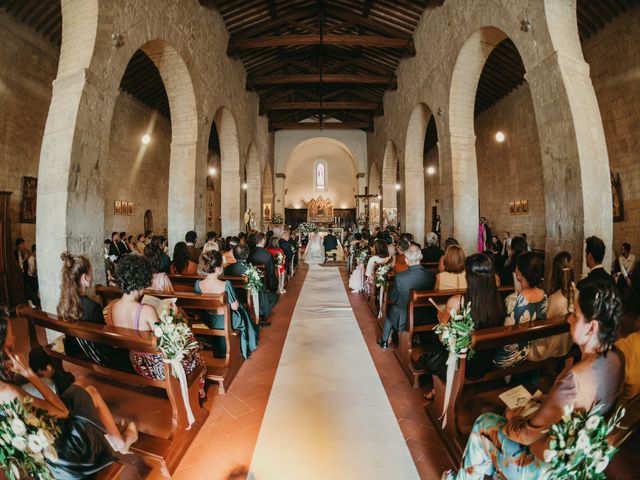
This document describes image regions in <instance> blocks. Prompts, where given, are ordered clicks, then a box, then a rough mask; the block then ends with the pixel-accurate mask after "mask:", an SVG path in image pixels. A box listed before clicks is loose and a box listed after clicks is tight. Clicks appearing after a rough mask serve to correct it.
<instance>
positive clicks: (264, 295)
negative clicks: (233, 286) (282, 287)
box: [224, 243, 278, 327]
mask: <svg viewBox="0 0 640 480" xmlns="http://www.w3.org/2000/svg"><path fill="white" fill-rule="evenodd" d="M233 255H234V256H235V258H237V259H238V261H237V262H234V263H233V264H231V265H227V267H225V269H224V274H225V275H228V276H231V277H241V276H243V275H244V274H245V272H246V271H247V268H248V265H247V259H248V258H249V246H248V245H246V244H244V243H241V244H239V245H236V246H235V247H234V249H233ZM237 294H238V297H240V300H242V301H244V300H245V298H244V297H245V296H246V291H243V292H242V293H241V292H237ZM258 296H259V303H260V305H259V307H260V326H261V327H268V326H270V325H271V322H268V321H267V320H266V318H267V317H268V316H269V315H271V311H272V310H273V307H274V306H275V304H276V303H278V296H277V295H276V294H275V293H274V292H272V291H271V290H267V289H266V288H263V289H262V290H260V292H259V293H258Z"/></svg>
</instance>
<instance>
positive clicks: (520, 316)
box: [494, 292, 547, 368]
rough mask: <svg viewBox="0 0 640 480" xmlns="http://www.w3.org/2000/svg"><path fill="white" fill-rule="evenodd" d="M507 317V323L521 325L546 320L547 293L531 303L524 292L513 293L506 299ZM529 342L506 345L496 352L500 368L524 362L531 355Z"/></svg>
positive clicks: (496, 361) (497, 365)
mask: <svg viewBox="0 0 640 480" xmlns="http://www.w3.org/2000/svg"><path fill="white" fill-rule="evenodd" d="M505 304H506V310H507V318H506V320H505V322H504V324H505V325H520V324H521V323H528V322H535V321H536V320H546V318H547V294H546V293H545V294H544V296H543V297H542V300H540V301H539V302H533V303H529V301H528V300H527V299H526V298H525V297H524V295H522V293H518V292H516V293H512V294H511V295H509V296H508V297H507V299H506V301H505ZM529 350H530V344H529V342H519V343H512V344H511V345H505V346H504V347H502V348H500V349H499V350H498V351H497V352H496V358H495V360H494V363H495V365H496V367H498V368H509V367H515V366H516V365H519V364H520V363H522V362H524V361H525V360H526V359H527V356H528V355H529Z"/></svg>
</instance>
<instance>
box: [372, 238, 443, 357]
mask: <svg viewBox="0 0 640 480" xmlns="http://www.w3.org/2000/svg"><path fill="white" fill-rule="evenodd" d="M404 256H405V258H406V260H407V265H409V269H408V270H406V271H404V272H402V273H399V274H397V275H396V278H395V280H394V282H393V285H391V288H390V289H389V313H388V314H387V317H386V318H385V319H384V326H383V329H382V337H381V338H380V339H379V340H378V344H379V345H380V346H381V347H382V348H387V346H388V341H389V335H391V330H396V331H397V332H404V331H405V330H406V329H407V308H408V305H409V293H410V292H411V290H412V289H415V290H431V289H432V288H433V285H434V284H435V281H436V278H435V277H436V276H435V275H434V273H433V272H430V271H428V270H427V269H426V268H423V267H422V265H420V260H422V253H421V252H420V248H419V247H416V246H415V245H411V246H410V247H409V248H408V249H407V250H406V251H405V252H404Z"/></svg>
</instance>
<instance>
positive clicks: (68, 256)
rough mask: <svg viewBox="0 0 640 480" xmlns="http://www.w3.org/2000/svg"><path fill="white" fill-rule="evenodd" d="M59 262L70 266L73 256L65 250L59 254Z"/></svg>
mask: <svg viewBox="0 0 640 480" xmlns="http://www.w3.org/2000/svg"><path fill="white" fill-rule="evenodd" d="M60 260H62V261H63V262H64V263H65V264H70V263H71V262H73V255H72V254H71V253H70V252H69V251H67V250H65V251H64V252H62V253H61V254H60Z"/></svg>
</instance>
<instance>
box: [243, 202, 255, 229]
mask: <svg viewBox="0 0 640 480" xmlns="http://www.w3.org/2000/svg"><path fill="white" fill-rule="evenodd" d="M244 225H245V229H246V231H247V233H248V232H253V231H255V229H256V219H255V218H253V211H252V210H251V209H250V208H249V209H247V211H246V212H245V213H244Z"/></svg>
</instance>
